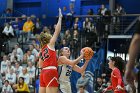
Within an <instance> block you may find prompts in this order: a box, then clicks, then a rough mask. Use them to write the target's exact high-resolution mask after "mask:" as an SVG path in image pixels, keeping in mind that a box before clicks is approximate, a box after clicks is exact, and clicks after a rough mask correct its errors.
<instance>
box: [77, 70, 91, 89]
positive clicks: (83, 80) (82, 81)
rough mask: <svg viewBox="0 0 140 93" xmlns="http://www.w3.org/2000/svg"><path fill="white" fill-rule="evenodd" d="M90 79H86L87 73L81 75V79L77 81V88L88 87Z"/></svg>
mask: <svg viewBox="0 0 140 93" xmlns="http://www.w3.org/2000/svg"><path fill="white" fill-rule="evenodd" d="M88 82H89V77H85V72H83V73H82V74H81V77H80V78H79V79H78V80H77V83H76V88H77V89H79V88H80V87H81V86H85V87H86V86H87V84H88Z"/></svg>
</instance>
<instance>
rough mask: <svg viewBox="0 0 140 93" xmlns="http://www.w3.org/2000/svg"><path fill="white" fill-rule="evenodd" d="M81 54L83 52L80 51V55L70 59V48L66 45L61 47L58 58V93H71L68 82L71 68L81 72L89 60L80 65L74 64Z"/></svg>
mask: <svg viewBox="0 0 140 93" xmlns="http://www.w3.org/2000/svg"><path fill="white" fill-rule="evenodd" d="M83 55H84V54H83V52H81V55H80V56H79V57H78V58H77V59H75V60H70V59H69V57H70V49H69V48H68V47H63V48H62V49H61V50H60V57H59V58H58V65H59V84H60V86H59V91H60V93H72V92H71V83H70V76H71V73H72V70H74V71H76V72H79V73H83V72H84V71H85V69H86V67H87V65H88V62H89V60H86V62H85V63H84V65H83V66H82V67H79V66H78V65H76V64H78V63H79V61H80V60H81V59H82V58H83Z"/></svg>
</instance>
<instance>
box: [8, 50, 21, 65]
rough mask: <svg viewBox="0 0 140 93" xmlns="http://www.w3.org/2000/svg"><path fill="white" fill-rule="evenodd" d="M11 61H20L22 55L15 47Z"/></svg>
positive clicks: (13, 62)
mask: <svg viewBox="0 0 140 93" xmlns="http://www.w3.org/2000/svg"><path fill="white" fill-rule="evenodd" d="M10 61H11V63H12V64H15V63H16V62H17V61H20V56H19V55H17V52H16V50H15V49H13V51H12V53H11V54H10Z"/></svg>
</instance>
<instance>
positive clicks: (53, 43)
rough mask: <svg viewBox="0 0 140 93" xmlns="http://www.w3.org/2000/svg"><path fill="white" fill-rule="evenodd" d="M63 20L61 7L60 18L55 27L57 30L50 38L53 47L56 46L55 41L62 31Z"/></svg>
mask: <svg viewBox="0 0 140 93" xmlns="http://www.w3.org/2000/svg"><path fill="white" fill-rule="evenodd" d="M61 22H62V12H61V9H60V8H59V18H58V22H57V24H56V27H55V32H54V34H53V36H52V38H51V40H50V43H49V45H50V46H51V47H54V46H55V42H56V40H57V37H58V35H59V33H60V31H61Z"/></svg>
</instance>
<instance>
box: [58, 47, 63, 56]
mask: <svg viewBox="0 0 140 93" xmlns="http://www.w3.org/2000/svg"><path fill="white" fill-rule="evenodd" d="M63 49H64V48H61V49H60V51H59V56H63V54H62V52H63Z"/></svg>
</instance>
